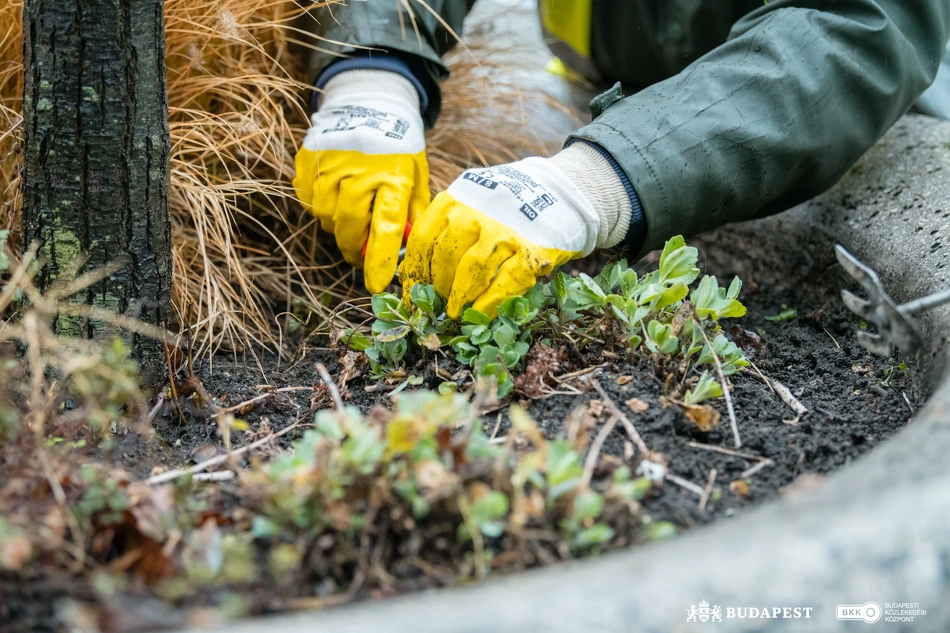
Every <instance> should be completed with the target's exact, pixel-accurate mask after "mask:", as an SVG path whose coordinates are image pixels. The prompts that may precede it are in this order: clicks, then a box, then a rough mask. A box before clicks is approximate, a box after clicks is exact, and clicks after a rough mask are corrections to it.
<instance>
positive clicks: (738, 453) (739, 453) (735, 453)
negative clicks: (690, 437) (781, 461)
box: [686, 442, 768, 462]
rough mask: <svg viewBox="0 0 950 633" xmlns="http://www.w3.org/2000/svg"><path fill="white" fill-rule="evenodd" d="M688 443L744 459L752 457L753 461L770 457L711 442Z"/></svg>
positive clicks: (688, 444) (695, 446) (694, 446)
mask: <svg viewBox="0 0 950 633" xmlns="http://www.w3.org/2000/svg"><path fill="white" fill-rule="evenodd" d="M686 445H687V446H689V447H691V448H698V449H701V450H704V451H713V452H714V453H722V454H723V455H732V456H733V457H742V458H743V459H751V460H752V461H756V462H761V461H763V460H766V459H768V458H767V457H760V456H759V455H753V454H752V453H743V452H742V451H734V450H732V449H730V448H723V447H721V446H712V445H711V444H700V443H699V442H686Z"/></svg>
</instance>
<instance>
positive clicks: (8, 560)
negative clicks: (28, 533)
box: [0, 535, 33, 571]
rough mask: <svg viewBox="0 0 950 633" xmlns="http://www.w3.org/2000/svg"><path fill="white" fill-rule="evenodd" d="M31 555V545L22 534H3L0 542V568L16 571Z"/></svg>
mask: <svg viewBox="0 0 950 633" xmlns="http://www.w3.org/2000/svg"><path fill="white" fill-rule="evenodd" d="M32 555H33V545H32V544H30V541H29V539H28V538H26V537H25V536H22V535H16V536H4V537H3V540H2V542H0V568H3V569H7V570H10V571H16V570H18V569H20V568H21V567H23V564H24V563H26V561H28V560H30V556H32Z"/></svg>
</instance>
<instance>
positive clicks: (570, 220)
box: [400, 158, 625, 318]
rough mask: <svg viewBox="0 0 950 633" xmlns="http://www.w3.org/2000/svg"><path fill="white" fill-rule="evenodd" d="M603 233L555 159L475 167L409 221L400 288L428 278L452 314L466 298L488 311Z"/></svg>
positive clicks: (583, 250)
mask: <svg viewBox="0 0 950 633" xmlns="http://www.w3.org/2000/svg"><path fill="white" fill-rule="evenodd" d="M608 169H609V167H608ZM621 192H622V189H621ZM624 196H625V194H624ZM600 232H601V217H600V216H599V215H598V213H597V211H595V209H594V207H593V206H592V204H591V202H590V201H589V200H588V198H587V196H585V195H584V193H582V192H581V190H580V189H578V188H577V187H576V186H575V185H574V184H573V183H572V181H571V179H570V178H569V177H568V176H566V175H565V172H564V171H562V170H561V169H560V168H558V166H557V164H556V162H555V160H554V159H544V158H528V159H526V160H522V161H518V162H516V163H511V164H509V165H502V166H500V167H492V168H488V169H472V170H469V171H467V172H465V173H464V174H462V176H461V177H460V178H459V179H458V180H456V181H455V182H454V183H452V185H451V186H450V187H449V188H448V190H446V191H445V192H443V193H440V194H439V195H438V196H436V198H435V200H434V201H433V202H432V205H431V206H430V207H429V208H428V209H426V211H425V212H424V213H423V214H422V216H421V217H420V218H419V219H417V220H416V222H415V223H414V224H413V228H412V234H411V235H410V236H409V243H408V246H407V247H406V258H405V260H404V261H403V264H402V267H401V268H400V277H401V279H402V283H403V293H404V296H405V297H407V298H408V297H409V290H410V288H412V286H413V285H414V284H417V283H425V284H432V285H433V286H434V287H435V290H436V292H438V293H439V294H441V295H442V296H444V297H447V298H448V305H447V307H446V312H447V313H448V315H449V316H450V317H452V318H458V317H459V315H460V314H461V311H462V309H463V307H465V305H466V304H469V303H471V304H472V307H473V308H475V309H476V310H480V311H481V312H484V313H486V314H488V315H489V316H492V317H493V316H495V315H496V314H497V312H498V305H499V304H500V303H501V302H502V301H504V300H505V299H507V298H508V297H512V296H516V295H520V294H523V293H525V292H527V291H528V290H530V289H531V288H532V287H533V286H534V284H535V283H536V281H537V278H538V277H541V276H543V275H546V274H548V273H550V272H551V271H552V270H554V268H555V267H556V266H560V265H561V264H564V263H566V262H567V261H569V260H571V259H576V258H578V257H582V256H584V255H587V254H589V253H590V252H591V251H592V250H593V249H594V246H595V245H596V244H597V242H598V235H599V233H600Z"/></svg>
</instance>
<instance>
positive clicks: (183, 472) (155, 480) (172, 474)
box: [139, 420, 300, 486]
mask: <svg viewBox="0 0 950 633" xmlns="http://www.w3.org/2000/svg"><path fill="white" fill-rule="evenodd" d="M299 425H300V420H297V421H296V422H294V423H293V424H291V425H290V426H288V427H287V428H286V429H281V430H280V431H278V432H277V433H272V434H270V435H268V436H267V437H262V438H261V439H259V440H257V441H256V442H254V443H253V444H248V445H247V446H242V447H241V448H239V449H237V450H236V451H231V452H230V453H225V454H224V455H218V456H217V457H212V458H211V459H206V460H205V461H203V462H201V463H200V464H195V465H194V466H191V467H190V468H178V469H176V470H169V471H168V472H165V473H160V474H158V475H154V476H153V477H149V478H148V479H143V480H142V481H140V482H139V483H142V484H146V485H149V486H154V485H156V484H163V483H166V482H169V481H172V480H174V479H178V478H179V477H185V476H187V475H193V474H195V473H200V472H201V471H203V470H204V469H206V468H210V467H212V466H217V465H218V464H220V463H221V462H224V461H226V460H227V459H228V458H230V457H234V456H237V455H241V454H242V453H246V452H248V451H250V450H254V449H255V448H257V447H259V446H263V445H264V444H266V443H267V442H270V441H272V440H276V439H277V438H278V437H280V436H281V435H286V434H287V433H290V432H291V431H292V430H294V429H295V428H297V427H298V426H299Z"/></svg>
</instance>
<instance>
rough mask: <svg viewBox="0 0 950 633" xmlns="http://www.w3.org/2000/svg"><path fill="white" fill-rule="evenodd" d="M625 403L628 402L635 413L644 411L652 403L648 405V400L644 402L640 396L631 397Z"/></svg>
mask: <svg viewBox="0 0 950 633" xmlns="http://www.w3.org/2000/svg"><path fill="white" fill-rule="evenodd" d="M624 404H626V405H627V406H628V407H629V408H630V410H631V411H633V412H634V413H643V412H644V411H646V410H647V409H649V408H650V405H648V404H647V403H646V402H644V401H643V400H641V399H640V398H630V399H629V400H627V402H625V403H624Z"/></svg>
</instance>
